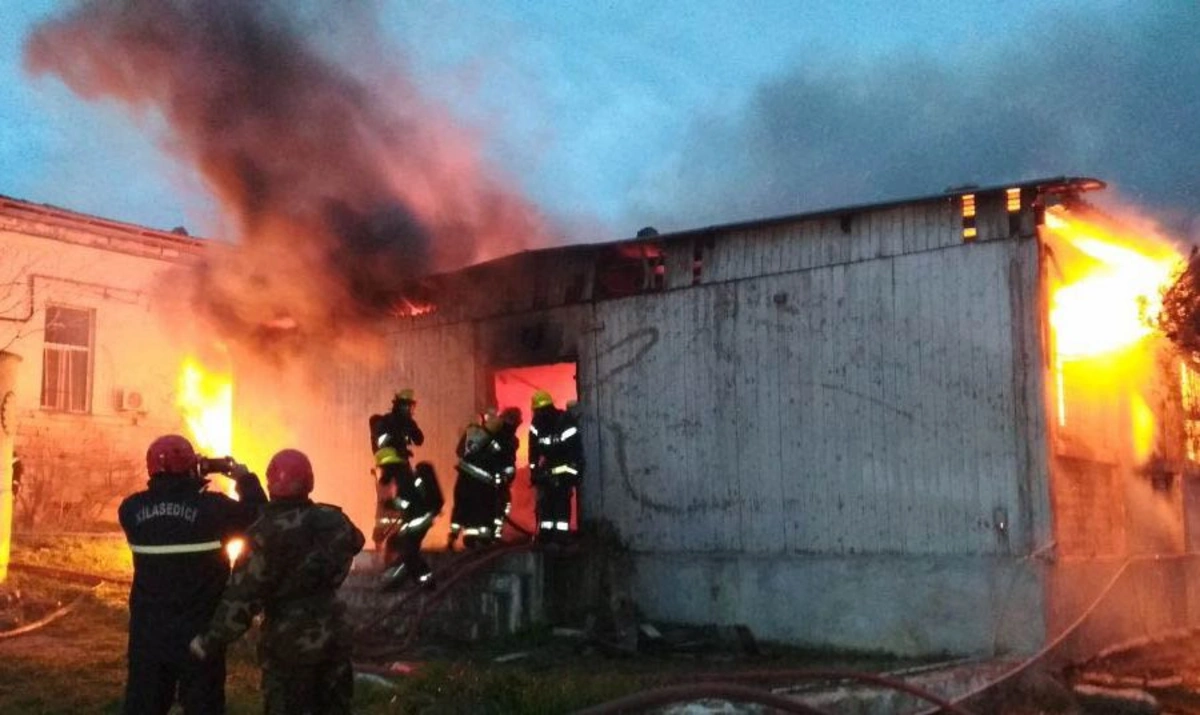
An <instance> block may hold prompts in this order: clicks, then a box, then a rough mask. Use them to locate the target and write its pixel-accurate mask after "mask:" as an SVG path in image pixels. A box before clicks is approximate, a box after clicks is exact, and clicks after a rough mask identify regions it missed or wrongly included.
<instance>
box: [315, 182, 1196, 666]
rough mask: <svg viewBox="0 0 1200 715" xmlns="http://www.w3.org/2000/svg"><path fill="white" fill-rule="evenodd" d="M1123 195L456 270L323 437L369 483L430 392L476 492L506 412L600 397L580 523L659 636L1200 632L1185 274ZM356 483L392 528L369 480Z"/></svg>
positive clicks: (1081, 185)
mask: <svg viewBox="0 0 1200 715" xmlns="http://www.w3.org/2000/svg"><path fill="white" fill-rule="evenodd" d="M1102 187H1103V184H1102V183H1101V182H1099V181H1096V180H1092V179H1076V178H1058V179H1049V180H1043V181H1029V182H1021V183H1016V184H1010V185H1006V186H1000V187H995V188H986V189H984V188H966V189H959V190H953V191H949V192H947V193H945V194H939V195H935V196H928V197H924V198H917V199H913V200H908V201H901V202H892V203H884V204H874V205H865V206H856V207H848V208H840V209H834V210H828V211H821V212H817V213H810V214H803V215H796V216H785V217H780V218H772V219H766V220H758V221H749V222H745V223H737V224H730V225H723V226H714V227H709V228H703V229H698V230H690V231H682V232H678V233H673V234H669V235H657V234H656V233H655V232H653V231H643V232H641V233H640V234H639V237H638V238H635V239H631V240H627V241H621V242H617V243H610V244H601V245H580V246H568V247H561V248H555V249H547V250H538V251H528V252H524V253H519V254H515V255H512V256H509V257H506V258H503V259H500V260H496V261H492V262H488V263H484V264H481V265H477V266H474V267H471V268H469V269H466V270H462V271H458V272H454V273H448V274H442V275H436V276H432V277H430V278H428V279H425V280H423V281H421V282H420V283H419V284H414V286H413V287H412V289H411V290H410V291H409V292H408V294H407V296H406V298H405V299H404V300H402V301H400V302H399V303H398V305H399V306H401V308H403V310H400V311H399V313H400V316H401V317H398V318H396V319H395V320H394V321H393V323H392V324H391V328H390V330H389V339H390V346H389V352H390V358H389V359H388V361H387V365H386V366H385V367H384V368H383V369H378V370H375V369H363V368H348V369H344V370H342V371H340V372H335V375H336V377H335V379H333V380H332V383H333V391H334V393H335V397H334V398H333V399H332V403H333V404H332V405H331V408H330V409H331V411H332V412H336V413H337V417H336V419H335V418H333V416H332V412H331V413H330V414H327V415H326V418H325V419H324V420H323V421H322V425H323V427H322V428H321V429H320V430H319V436H317V437H316V440H317V441H318V442H320V443H321V444H323V445H324V448H325V450H324V451H327V452H332V453H338V454H342V455H354V457H353V459H354V460H357V462H358V463H360V464H361V467H360V468H359V470H360V471H361V473H363V474H364V475H365V473H366V472H367V469H368V467H369V458H370V455H369V452H368V450H367V449H366V448H365V446H364V445H362V444H361V443H362V441H363V435H364V434H365V431H364V430H365V425H364V423H363V422H362V417H363V415H366V414H368V413H369V411H371V410H375V409H379V408H380V407H382V406H383V405H384V404H385V400H386V399H387V396H388V395H390V394H391V392H392V391H393V390H395V389H398V388H399V387H401V386H405V387H413V388H415V389H416V391H417V394H418V396H419V397H418V399H419V400H420V401H421V404H420V408H419V413H418V416H419V419H420V421H421V424H422V427H423V428H424V430H425V433H426V435H427V436H428V441H427V443H426V445H425V447H424V448H423V449H421V450H419V452H420V453H419V455H418V458H420V459H430V460H432V461H433V462H435V463H436V464H437V466H438V468H439V473H440V474H441V475H442V478H443V479H445V480H447V482H448V480H450V479H451V478H452V474H453V447H454V441H455V439H456V438H457V436H458V434H459V433H460V430H461V429H462V427H463V425H464V424H465V423H466V422H467V421H468V420H469V419H470V418H471V416H472V415H473V414H476V413H477V411H478V409H479V408H480V407H481V406H484V405H488V404H495V403H496V402H501V403H516V404H519V405H523V404H524V403H525V402H526V401H527V396H528V393H529V392H531V391H532V390H533V389H535V388H550V389H551V390H557V396H558V397H559V399H560V404H561V401H562V400H564V399H566V398H569V397H573V396H574V394H573V393H576V392H577V393H578V397H579V400H580V402H581V405H582V409H583V413H584V415H585V428H584V432H585V437H586V445H587V453H588V464H589V470H588V473H587V475H586V478H585V480H584V486H583V487H582V494H581V498H580V502H581V503H580V506H579V511H580V517H581V520H582V521H583V523H584V524H585V525H586V524H589V523H590V524H598V523H600V522H606V523H607V524H609V525H611V527H612V529H613V530H614V531H615V533H616V534H617V535H618V538H619V539H620V540H621V542H622V543H623V545H624V546H625V547H627V549H628V552H629V558H630V559H631V560H632V564H633V569H632V573H631V576H630V578H631V583H630V593H631V596H632V598H633V601H634V602H635V603H636V604H637V606H638V607H639V608H640V609H641V611H642V612H643V613H644V614H645V615H646V616H647V617H649V618H657V619H666V620H676V621H679V620H682V621H689V622H702V623H712V622H717V623H740V624H746V625H749V626H750V627H751V628H752V629H753V630H754V631H755V632H756V633H757V634H758V635H759V636H760V637H764V638H770V639H776V640H782V641H788V642H792V643H798V644H805V645H812V646H822V647H835V648H851V649H868V650H883V651H890V652H894V653H902V654H935V653H946V652H950V653H997V652H1028V651H1031V650H1034V649H1036V648H1038V647H1040V646H1042V645H1044V644H1046V643H1047V642H1050V641H1051V640H1053V639H1055V638H1056V637H1058V636H1059V635H1060V634H1061V633H1063V632H1064V631H1065V630H1067V628H1068V626H1070V625H1072V623H1073V622H1074V621H1076V619H1077V618H1078V617H1079V616H1080V615H1081V614H1084V613H1087V614H1089V616H1088V618H1087V619H1084V620H1085V621H1087V627H1086V628H1084V629H1082V630H1079V631H1072V633H1073V637H1075V638H1076V640H1077V641H1078V642H1080V643H1083V642H1085V641H1088V639H1095V638H1112V637H1117V636H1120V635H1122V634H1127V633H1128V632H1129V630H1130V628H1136V629H1137V631H1138V632H1144V631H1145V630H1153V629H1155V628H1157V627H1160V626H1168V625H1172V624H1175V625H1177V624H1183V623H1195V622H1196V621H1197V618H1200V611H1197V610H1196V605H1195V604H1194V603H1193V601H1194V600H1195V596H1196V594H1195V593H1194V588H1193V587H1192V586H1191V585H1190V583H1189V581H1188V579H1187V576H1188V574H1189V572H1190V570H1191V569H1192V568H1193V567H1192V565H1191V562H1190V561H1189V560H1188V559H1187V558H1185V557H1184V554H1185V553H1187V552H1188V551H1189V550H1190V549H1191V547H1192V543H1191V542H1192V541H1194V540H1195V538H1196V537H1195V536H1194V533H1195V529H1194V526H1193V525H1194V524H1196V523H1200V522H1197V521H1196V519H1197V516H1196V514H1197V511H1196V507H1195V506H1194V502H1195V493H1196V491H1195V486H1194V485H1193V482H1192V481H1191V480H1190V477H1189V475H1190V474H1191V471H1192V470H1191V465H1192V464H1193V460H1194V455H1195V447H1194V446H1193V445H1192V440H1193V438H1194V435H1195V431H1194V426H1193V424H1194V423H1193V422H1192V421H1191V419H1192V416H1193V412H1192V411H1191V410H1192V409H1193V407H1192V405H1193V403H1194V400H1195V394H1196V390H1197V383H1196V381H1195V377H1194V376H1193V374H1192V373H1191V372H1190V371H1189V370H1188V368H1186V367H1185V366H1184V365H1183V364H1182V363H1181V362H1180V360H1179V359H1178V358H1177V357H1175V355H1174V353H1173V352H1172V351H1171V350H1170V349H1169V348H1168V347H1167V346H1166V345H1165V341H1163V340H1161V339H1160V338H1157V337H1155V335H1154V334H1153V333H1152V331H1151V329H1150V328H1149V327H1147V326H1148V325H1149V323H1148V322H1147V321H1152V319H1153V315H1152V312H1153V310H1152V308H1153V303H1154V302H1155V300H1156V299H1157V298H1158V291H1159V290H1160V289H1161V288H1162V287H1163V285H1164V284H1165V283H1167V282H1168V281H1169V280H1170V277H1171V271H1172V270H1173V268H1174V266H1175V264H1176V262H1177V261H1178V260H1179V255H1178V253H1177V252H1176V251H1175V249H1174V248H1172V247H1171V246H1170V245H1169V244H1168V243H1166V242H1161V243H1156V242H1154V241H1152V240H1150V238H1149V237H1147V236H1145V235H1141V236H1137V237H1135V238H1134V239H1132V240H1130V239H1125V238H1122V237H1121V235H1120V234H1119V232H1118V231H1117V229H1115V228H1112V227H1111V226H1110V223H1111V222H1109V221H1107V219H1106V218H1105V217H1104V216H1103V215H1102V214H1100V213H1099V212H1096V211H1094V210H1091V209H1088V208H1087V205H1086V204H1084V203H1082V201H1081V200H1080V196H1081V195H1082V194H1084V193H1085V192H1087V191H1090V190H1093V189H1099V188H1102ZM502 406H503V404H502ZM313 434H314V435H316V434H317V431H316V430H314V431H313ZM347 483H348V484H353V485H354V486H353V488H352V489H350V490H349V491H348V492H347V494H348V496H349V498H350V501H351V502H352V503H353V504H359V506H357V507H354V506H353V505H351V509H352V510H355V509H356V510H357V513H356V517H357V518H358V520H359V521H360V523H364V522H365V521H366V520H367V519H369V514H368V513H367V510H368V506H367V505H369V503H370V483H369V481H368V480H367V479H365V478H363V479H355V480H352V481H350V482H347ZM443 489H444V491H445V492H447V493H449V492H450V491H451V489H450V484H449V483H447V484H445V485H444V487H443ZM526 518H527V517H526ZM439 528H440V529H444V528H445V524H439ZM585 528H587V527H586V526H585ZM442 533H444V532H442ZM430 542H432V543H436V542H438V539H437V535H436V534H435V536H434V538H431V539H430ZM1133 604H1137V605H1136V607H1134V605H1133ZM1131 616H1133V619H1132V621H1131V618H1130V617H1131Z"/></svg>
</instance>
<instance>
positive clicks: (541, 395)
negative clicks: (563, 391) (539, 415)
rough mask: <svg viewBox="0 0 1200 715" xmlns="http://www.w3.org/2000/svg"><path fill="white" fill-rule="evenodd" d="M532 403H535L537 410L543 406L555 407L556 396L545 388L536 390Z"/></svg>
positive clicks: (534, 407) (534, 406)
mask: <svg viewBox="0 0 1200 715" xmlns="http://www.w3.org/2000/svg"><path fill="white" fill-rule="evenodd" d="M531 404H532V405H533V409H535V410H537V409H541V408H543V407H553V406H554V398H553V397H551V396H550V393H549V392H546V391H545V390H537V391H536V392H534V393H533V399H532V400H531Z"/></svg>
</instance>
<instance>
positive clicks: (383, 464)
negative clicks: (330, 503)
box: [369, 388, 442, 588]
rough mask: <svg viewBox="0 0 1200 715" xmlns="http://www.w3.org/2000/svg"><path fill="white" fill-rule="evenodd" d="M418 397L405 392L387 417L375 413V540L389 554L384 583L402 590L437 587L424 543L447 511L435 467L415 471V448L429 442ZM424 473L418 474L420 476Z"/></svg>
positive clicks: (421, 466) (420, 466)
mask: <svg viewBox="0 0 1200 715" xmlns="http://www.w3.org/2000/svg"><path fill="white" fill-rule="evenodd" d="M416 404H417V402H416V397H415V395H414V393H413V391H412V390H411V389H407V388H406V389H403V390H401V391H399V392H397V393H396V395H395V397H394V398H393V399H392V409H391V410H390V411H389V412H388V413H387V414H385V415H372V416H371V419H370V420H369V422H370V426H371V446H372V447H373V448H374V450H375V465H376V466H375V469H376V473H377V474H378V475H379V479H378V481H377V483H376V488H377V489H378V490H379V491H378V492H377V494H376V496H377V500H378V501H377V508H376V509H377V516H376V522H375V530H374V533H373V534H372V538H373V540H374V541H375V548H376V549H377V550H382V552H383V555H384V572H383V585H384V587H385V588H398V587H400V586H402V585H403V584H404V583H405V581H406V580H408V579H410V578H411V579H413V580H414V581H416V582H417V583H418V584H420V585H423V586H426V587H432V586H433V582H432V580H431V579H432V572H431V571H430V569H429V564H427V563H426V562H425V560H424V559H423V558H422V557H421V542H422V541H423V540H424V539H425V535H426V534H428V533H429V529H430V527H432V526H433V520H434V518H435V517H437V515H438V512H440V511H441V508H442V493H441V489H440V488H439V486H438V482H437V476H436V474H435V473H434V471H433V466H432V465H430V464H429V463H427V462H422V463H421V464H418V465H417V467H418V470H417V471H414V470H413V468H412V465H411V462H410V460H411V459H412V456H413V453H412V449H411V447H414V446H415V447H420V446H421V445H422V444H424V443H425V435H424V433H423V432H421V428H420V426H418V425H417V421H416V418H415V417H414V416H413V412H414V411H415V409H416ZM418 472H419V473H418Z"/></svg>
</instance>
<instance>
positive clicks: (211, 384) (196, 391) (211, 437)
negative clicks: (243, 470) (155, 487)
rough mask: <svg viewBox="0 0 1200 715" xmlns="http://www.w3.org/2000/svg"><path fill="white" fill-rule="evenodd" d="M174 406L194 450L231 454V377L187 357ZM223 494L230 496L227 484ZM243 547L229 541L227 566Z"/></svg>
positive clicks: (227, 483)
mask: <svg viewBox="0 0 1200 715" xmlns="http://www.w3.org/2000/svg"><path fill="white" fill-rule="evenodd" d="M176 405H177V406H178V407H179V409H180V411H181V412H182V413H183V419H184V422H186V423H187V427H188V432H190V436H191V438H192V442H193V443H194V444H195V445H196V448H197V450H198V451H199V452H200V453H201V454H203V455H204V456H207V457H225V456H228V455H230V454H231V453H232V452H233V449H232V447H233V376H232V375H231V374H229V373H228V372H227V371H222V370H213V369H208V368H206V367H205V366H204V365H202V364H201V363H200V361H199V360H198V359H197V358H194V357H188V358H186V359H185V360H184V361H183V366H182V368H181V369H180V371H179V392H178V396H177V398H176ZM218 481H222V482H224V483H225V487H224V491H225V492H226V493H227V494H231V495H232V494H234V493H235V492H234V490H233V484H232V483H230V482H229V481H228V480H218ZM243 546H244V543H243V542H242V540H241V539H233V540H231V541H230V542H229V543H228V544H226V545H225V551H226V553H228V554H229V560H230V561H231V562H233V561H237V558H238V556H239V555H240V554H241V553H242V548H243Z"/></svg>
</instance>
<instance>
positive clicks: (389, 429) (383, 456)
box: [368, 410, 425, 466]
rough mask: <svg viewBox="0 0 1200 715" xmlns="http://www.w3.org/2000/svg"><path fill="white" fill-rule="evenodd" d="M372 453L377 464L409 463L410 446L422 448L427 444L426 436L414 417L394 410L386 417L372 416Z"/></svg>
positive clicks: (370, 423) (385, 415)
mask: <svg viewBox="0 0 1200 715" xmlns="http://www.w3.org/2000/svg"><path fill="white" fill-rule="evenodd" d="M368 422H369V425H370V427H371V451H372V452H373V453H374V454H375V464H377V465H379V466H383V465H385V464H389V463H396V462H401V461H408V459H409V458H410V457H412V450H410V449H409V445H413V446H417V447H420V446H421V445H422V444H424V443H425V434H424V433H423V432H421V428H420V427H418V426H417V421H416V420H415V419H413V417H412V415H407V414H404V413H402V412H399V411H397V410H392V411H391V412H388V413H387V414H384V415H371V418H370V420H368Z"/></svg>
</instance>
